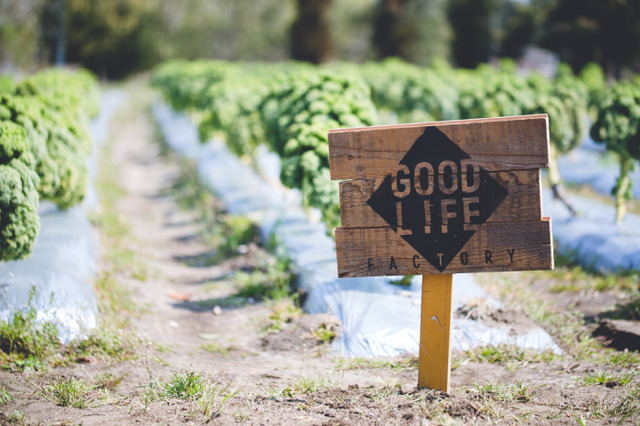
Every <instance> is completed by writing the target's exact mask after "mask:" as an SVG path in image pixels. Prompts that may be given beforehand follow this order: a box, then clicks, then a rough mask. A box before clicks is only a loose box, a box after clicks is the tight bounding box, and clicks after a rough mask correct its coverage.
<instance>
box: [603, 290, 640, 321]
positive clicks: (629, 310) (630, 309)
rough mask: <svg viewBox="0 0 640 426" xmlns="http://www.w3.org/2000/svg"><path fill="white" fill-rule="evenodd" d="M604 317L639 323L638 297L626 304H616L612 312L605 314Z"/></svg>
mask: <svg viewBox="0 0 640 426" xmlns="http://www.w3.org/2000/svg"><path fill="white" fill-rule="evenodd" d="M604 316H606V317H609V318H612V319H622V320H631V321H640V296H637V297H636V298H635V299H633V300H631V301H630V302H627V303H618V304H617V305H616V307H615V308H614V309H613V310H611V311H609V312H605V313H604Z"/></svg>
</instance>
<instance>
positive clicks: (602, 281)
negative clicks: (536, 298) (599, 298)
mask: <svg viewBox="0 0 640 426" xmlns="http://www.w3.org/2000/svg"><path fill="white" fill-rule="evenodd" d="M576 258H577V255H576V254H573V253H568V254H560V253H558V252H557V251H556V252H555V253H554V261H555V268H554V270H553V271H545V274H547V275H548V276H551V277H553V278H556V280H557V281H556V283H554V284H553V285H552V286H551V287H550V288H549V290H550V291H552V292H557V293H559V292H564V291H568V292H574V293H577V292H580V291H584V290H595V291H604V290H624V291H634V290H637V289H638V288H639V286H640V273H637V272H623V273H619V274H611V273H609V274H601V273H599V272H594V271H592V270H590V269H589V268H585V267H583V266H581V265H579V264H577V263H576V261H575V259H576Z"/></svg>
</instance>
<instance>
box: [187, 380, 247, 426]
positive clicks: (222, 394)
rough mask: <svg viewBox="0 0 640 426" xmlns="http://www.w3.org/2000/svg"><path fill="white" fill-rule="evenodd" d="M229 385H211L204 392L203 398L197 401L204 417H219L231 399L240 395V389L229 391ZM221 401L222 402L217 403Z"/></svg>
mask: <svg viewBox="0 0 640 426" xmlns="http://www.w3.org/2000/svg"><path fill="white" fill-rule="evenodd" d="M229 387H230V386H229V385H227V386H224V387H223V386H221V385H210V386H207V387H206V388H205V390H204V391H203V392H202V396H201V397H200V398H199V399H198V400H197V401H196V405H197V406H198V408H199V409H200V412H201V413H202V415H204V416H205V417H206V418H208V419H210V418H216V417H219V416H220V415H221V414H222V413H223V411H224V406H225V404H226V403H227V401H229V400H230V399H231V398H233V397H234V396H236V395H237V394H238V393H240V389H236V390H231V391H230V390H229ZM217 399H220V402H216V400H217Z"/></svg>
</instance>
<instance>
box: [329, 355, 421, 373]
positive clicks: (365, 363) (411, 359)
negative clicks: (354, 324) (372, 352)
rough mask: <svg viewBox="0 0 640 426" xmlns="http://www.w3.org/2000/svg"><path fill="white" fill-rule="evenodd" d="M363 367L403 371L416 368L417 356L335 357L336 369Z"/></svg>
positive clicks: (357, 368)
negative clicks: (386, 357)
mask: <svg viewBox="0 0 640 426" xmlns="http://www.w3.org/2000/svg"><path fill="white" fill-rule="evenodd" d="M365 368H381V369H390V370H394V371H405V370H412V369H415V368H418V357H417V356H415V355H411V356H404V357H400V358H394V359H375V358H337V359H336V369H339V370H361V369H365Z"/></svg>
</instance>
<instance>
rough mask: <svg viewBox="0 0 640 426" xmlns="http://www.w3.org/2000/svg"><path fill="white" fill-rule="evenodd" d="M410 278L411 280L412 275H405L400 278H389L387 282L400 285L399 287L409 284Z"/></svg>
mask: <svg viewBox="0 0 640 426" xmlns="http://www.w3.org/2000/svg"><path fill="white" fill-rule="evenodd" d="M411 280H413V275H405V276H403V277H402V278H400V279H397V280H391V281H389V283H391V284H393V285H397V286H401V287H408V286H410V285H411Z"/></svg>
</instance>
